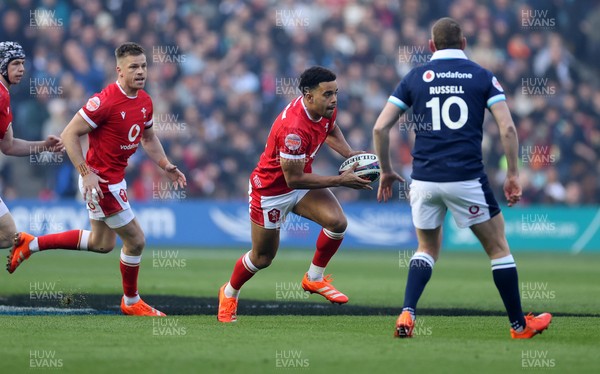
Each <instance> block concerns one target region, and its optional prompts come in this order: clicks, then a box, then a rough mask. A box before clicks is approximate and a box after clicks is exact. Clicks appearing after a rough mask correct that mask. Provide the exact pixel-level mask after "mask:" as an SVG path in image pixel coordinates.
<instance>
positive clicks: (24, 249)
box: [6, 232, 35, 274]
mask: <svg viewBox="0 0 600 374" xmlns="http://www.w3.org/2000/svg"><path fill="white" fill-rule="evenodd" d="M33 239H35V236H33V235H31V234H28V233H26V232H18V233H16V234H15V237H14V239H13V247H12V249H11V250H10V253H9V254H8V257H7V259H8V261H7V263H6V270H8V272H9V273H11V274H12V273H13V272H14V271H15V270H17V267H18V266H19V265H21V263H22V262H23V261H25V260H27V259H28V258H29V256H31V251H30V250H29V243H31V241H32V240H33Z"/></svg>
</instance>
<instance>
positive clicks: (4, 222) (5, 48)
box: [0, 41, 64, 248]
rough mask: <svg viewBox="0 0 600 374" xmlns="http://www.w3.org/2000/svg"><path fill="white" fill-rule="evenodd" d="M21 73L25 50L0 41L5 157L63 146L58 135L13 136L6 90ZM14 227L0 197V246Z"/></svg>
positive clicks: (0, 128)
mask: <svg viewBox="0 0 600 374" xmlns="http://www.w3.org/2000/svg"><path fill="white" fill-rule="evenodd" d="M24 74H25V52H24V51H23V48H22V47H21V45H20V44H19V43H16V42H8V41H7V42H0V151H2V153H4V154H5V155H8V156H29V155H31V154H36V153H40V152H44V151H49V152H62V151H63V150H64V146H63V143H62V140H61V139H60V138H59V137H58V136H54V135H50V136H48V138H46V140H43V141H28V140H23V139H18V138H15V137H13V130H12V126H11V125H12V119H13V116H12V110H11V109H10V93H9V91H8V89H9V88H10V86H11V85H13V84H19V83H20V82H21V79H23V75H24ZM16 231H17V228H16V226H15V221H14V220H13V217H12V215H11V214H10V212H9V211H8V208H7V207H6V205H5V204H4V201H2V199H0V248H10V247H11V246H12V242H13V237H14V235H15V232H16Z"/></svg>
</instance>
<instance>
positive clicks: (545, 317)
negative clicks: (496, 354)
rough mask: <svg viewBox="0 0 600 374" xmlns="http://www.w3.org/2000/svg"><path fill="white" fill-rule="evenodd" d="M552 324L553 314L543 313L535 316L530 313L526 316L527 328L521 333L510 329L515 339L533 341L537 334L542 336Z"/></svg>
mask: <svg viewBox="0 0 600 374" xmlns="http://www.w3.org/2000/svg"><path fill="white" fill-rule="evenodd" d="M550 322H552V314H550V313H542V314H540V315H537V316H534V315H533V314H531V313H529V314H528V315H526V316H525V324H526V325H525V328H524V329H523V331H521V332H516V331H515V330H514V329H512V328H511V329H510V336H511V337H512V338H513V339H531V338H533V337H534V336H536V335H537V334H541V333H542V331H544V330H546V329H547V328H548V326H550Z"/></svg>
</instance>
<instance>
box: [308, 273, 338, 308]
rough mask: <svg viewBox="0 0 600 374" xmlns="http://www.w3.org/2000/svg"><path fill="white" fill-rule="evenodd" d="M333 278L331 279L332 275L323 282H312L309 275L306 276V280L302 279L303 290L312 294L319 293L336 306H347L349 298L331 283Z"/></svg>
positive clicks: (327, 276)
mask: <svg viewBox="0 0 600 374" xmlns="http://www.w3.org/2000/svg"><path fill="white" fill-rule="evenodd" d="M332 281H333V278H331V274H329V275H326V276H325V277H324V278H323V280H322V281H311V280H309V279H308V273H306V274H304V278H302V288H303V289H304V291H307V292H310V293H318V294H319V295H321V296H323V297H324V298H326V299H327V300H329V301H331V302H332V303H336V304H345V303H347V302H348V296H346V295H344V294H343V293H341V292H340V291H338V290H337V289H336V288H335V287H333V285H332V284H331V282H332Z"/></svg>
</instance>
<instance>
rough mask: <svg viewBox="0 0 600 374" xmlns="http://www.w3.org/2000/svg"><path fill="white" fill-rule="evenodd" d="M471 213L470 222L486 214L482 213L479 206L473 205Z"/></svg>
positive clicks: (470, 208) (470, 209)
mask: <svg viewBox="0 0 600 374" xmlns="http://www.w3.org/2000/svg"><path fill="white" fill-rule="evenodd" d="M469 213H471V217H469V220H474V219H475V218H478V217H481V216H483V215H484V214H485V213H484V212H482V211H481V209H480V208H479V206H478V205H471V206H470V207H469Z"/></svg>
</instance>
